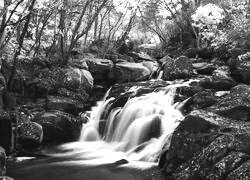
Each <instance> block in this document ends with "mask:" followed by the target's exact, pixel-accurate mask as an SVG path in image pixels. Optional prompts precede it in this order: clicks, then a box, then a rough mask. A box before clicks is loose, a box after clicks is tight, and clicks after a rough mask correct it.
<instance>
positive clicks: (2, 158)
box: [0, 146, 6, 178]
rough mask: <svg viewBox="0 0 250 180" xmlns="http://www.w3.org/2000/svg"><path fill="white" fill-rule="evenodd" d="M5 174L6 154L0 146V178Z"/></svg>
mask: <svg viewBox="0 0 250 180" xmlns="http://www.w3.org/2000/svg"><path fill="white" fill-rule="evenodd" d="M5 173H6V154H5V150H4V149H3V148H2V147H1V146H0V178H1V177H2V176H4V175H5Z"/></svg>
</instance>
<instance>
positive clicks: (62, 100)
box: [46, 96, 84, 115]
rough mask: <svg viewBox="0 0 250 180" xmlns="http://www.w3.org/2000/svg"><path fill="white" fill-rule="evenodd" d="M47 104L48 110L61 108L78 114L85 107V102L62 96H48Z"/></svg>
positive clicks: (60, 109)
mask: <svg viewBox="0 0 250 180" xmlns="http://www.w3.org/2000/svg"><path fill="white" fill-rule="evenodd" d="M46 105H47V107H46V108H47V109H48V110H59V111H63V112H66V113H70V114H73V115H77V114H78V113H79V112H80V111H81V110H82V109H83V108H84V104H82V103H81V102H79V101H77V100H76V99H73V98H69V97H60V96H48V98H47V104H46Z"/></svg>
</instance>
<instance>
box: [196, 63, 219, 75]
mask: <svg viewBox="0 0 250 180" xmlns="http://www.w3.org/2000/svg"><path fill="white" fill-rule="evenodd" d="M193 67H194V69H195V70H196V72H197V73H198V74H202V75H212V73H213V71H214V70H216V68H217V67H216V66H215V65H214V64H211V63H207V62H196V63H193Z"/></svg>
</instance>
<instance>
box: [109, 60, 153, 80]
mask: <svg viewBox="0 0 250 180" xmlns="http://www.w3.org/2000/svg"><path fill="white" fill-rule="evenodd" d="M150 74H151V71H150V70H149V69H148V68H146V67H145V66H143V64H142V63H129V62H120V63H116V65H115V67H114V69H113V71H112V72H111V74H110V79H114V80H115V81H116V82H120V83H121V82H135V81H142V80H146V79H148V78H149V76H150Z"/></svg>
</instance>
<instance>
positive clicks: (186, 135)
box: [160, 110, 249, 179]
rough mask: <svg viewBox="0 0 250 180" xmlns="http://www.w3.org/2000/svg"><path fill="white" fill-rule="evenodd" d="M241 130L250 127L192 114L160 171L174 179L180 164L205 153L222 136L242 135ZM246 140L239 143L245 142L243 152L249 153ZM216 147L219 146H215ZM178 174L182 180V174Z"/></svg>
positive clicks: (212, 115) (179, 130)
mask: <svg viewBox="0 0 250 180" xmlns="http://www.w3.org/2000/svg"><path fill="white" fill-rule="evenodd" d="M239 128H240V129H241V128H242V129H247V128H249V125H247V124H245V123H244V122H238V121H234V120H231V119H227V118H224V117H222V116H219V115H217V114H215V113H212V112H208V111H204V110H195V111H192V112H191V113H190V114H189V115H187V116H186V117H185V119H184V120H183V121H182V122H181V123H180V124H179V126H178V127H177V128H176V129H175V131H174V133H173V135H172V140H171V145H170V147H169V149H168V150H167V151H166V152H165V153H163V154H162V156H161V158H160V167H161V168H163V169H164V171H165V173H166V174H168V175H171V174H172V173H174V172H175V171H176V169H177V168H180V166H181V164H183V163H185V162H187V161H189V160H190V159H192V157H194V158H196V154H197V153H199V152H202V151H203V149H204V148H205V147H208V146H209V145H210V144H211V143H212V142H213V141H214V139H215V138H217V137H219V136H221V134H223V133H222V132H231V131H235V132H237V131H238V132H240V129H239ZM229 137H230V140H228V141H226V142H223V143H224V144H228V142H231V141H232V140H231V136H230V135H229ZM232 138H233V136H232ZM243 139H244V138H243ZM247 139H248V137H246V138H245V140H239V141H238V142H242V143H241V146H242V145H243V144H245V145H243V146H242V148H241V150H242V151H243V152H244V151H246V149H247V148H248V146H249V143H245V142H247ZM214 144H215V145H216V143H214ZM218 146H219V145H218ZM216 147H217V146H216ZM218 148H220V147H218ZM235 149H236V148H235ZM238 149H239V148H238ZM243 149H244V150H243ZM222 152H223V151H222ZM215 155H216V153H215ZM218 155H219V154H218ZM223 156H224V155H223ZM203 158H204V157H203ZM198 159H199V158H198ZM219 160H220V159H219ZM190 163H191V161H190ZM190 163H188V165H190ZM188 165H187V166H188ZM193 165H194V166H200V165H201V164H200V163H199V162H195V163H193ZM190 167H191V166H190ZM209 168H210V167H209ZM184 169H185V168H181V170H180V171H179V172H180V173H181V174H183V172H181V171H182V170H184ZM191 170H192V169H191ZM191 170H190V171H191ZM190 171H188V172H190ZM177 174H178V175H177V176H178V177H179V173H177ZM192 175H193V174H192ZM181 177H183V176H181ZM179 179H181V178H179Z"/></svg>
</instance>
